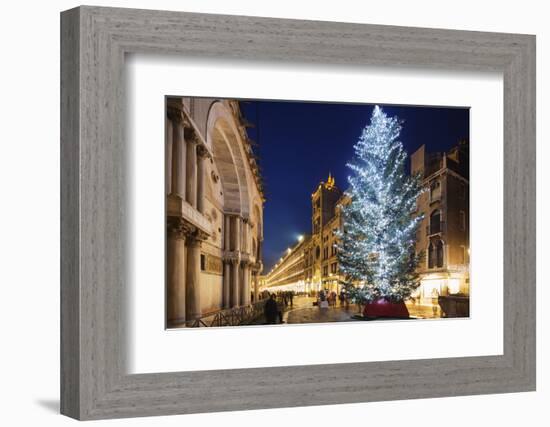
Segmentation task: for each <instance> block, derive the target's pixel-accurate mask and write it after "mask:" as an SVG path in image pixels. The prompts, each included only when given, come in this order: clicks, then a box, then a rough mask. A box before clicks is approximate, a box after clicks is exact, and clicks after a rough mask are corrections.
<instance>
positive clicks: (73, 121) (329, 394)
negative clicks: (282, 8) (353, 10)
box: [61, 7, 535, 419]
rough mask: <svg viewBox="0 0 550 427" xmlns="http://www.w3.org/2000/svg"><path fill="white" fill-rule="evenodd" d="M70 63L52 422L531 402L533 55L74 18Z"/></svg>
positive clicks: (148, 17)
mask: <svg viewBox="0 0 550 427" xmlns="http://www.w3.org/2000/svg"><path fill="white" fill-rule="evenodd" d="M61 40H62V46H61V48H62V64H61V65H62V67H61V82H62V99H61V120H62V138H61V161H62V217H61V228H62V236H61V237H62V265H61V271H62V283H61V295H62V305H61V315H62V319H61V356H62V358H61V406H62V413H64V414H66V415H68V416H71V417H74V418H77V419H101V418H115V417H132V416H149V415H166V414H183V413H196V412H214V411H227V410H242V409H258V408H273V407H284V406H304V405H320V404H335V403H348V402H364V401H376V400H393V399H410V398H422V397H441V396H455V395H466V394H481V393H503V392H513V391H528V390H534V389H535V311H534V307H535V269H534V266H535V169H534V167H535V119H534V117H535V115H534V112H535V38H534V36H529V35H518V34H495V33H483V32H465V31H453V30H435V29H421V28H405V27H390V26H372V25H358V24H346V23H333V22H314V21H295V20H280V19H270V18H253V17H238V16H221V15H205V14H192V13H181V12H165V11H145V10H132V9H112V8H101V7H100V8H98V7H80V8H76V9H72V10H69V11H66V12H63V13H62V20H61ZM274 343H275V344H274ZM205 396H208V398H205Z"/></svg>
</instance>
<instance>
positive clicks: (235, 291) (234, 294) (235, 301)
mask: <svg viewBox="0 0 550 427" xmlns="http://www.w3.org/2000/svg"><path fill="white" fill-rule="evenodd" d="M239 303H240V299H239V261H238V260H236V259H233V260H231V307H237V306H238V305H239Z"/></svg>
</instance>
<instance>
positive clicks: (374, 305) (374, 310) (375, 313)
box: [363, 298, 409, 319]
mask: <svg viewBox="0 0 550 427" xmlns="http://www.w3.org/2000/svg"><path fill="white" fill-rule="evenodd" d="M363 316H364V317H371V318H372V317H392V318H399V319H408V318H409V310H407V306H406V305H405V303H404V302H403V301H401V302H390V301H388V300H386V299H384V298H380V299H378V300H376V301H373V302H370V303H368V304H367V305H365V308H364V309H363Z"/></svg>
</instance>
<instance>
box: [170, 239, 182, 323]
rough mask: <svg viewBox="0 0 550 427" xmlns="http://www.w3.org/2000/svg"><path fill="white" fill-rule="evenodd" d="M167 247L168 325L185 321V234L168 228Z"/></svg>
mask: <svg viewBox="0 0 550 427" xmlns="http://www.w3.org/2000/svg"><path fill="white" fill-rule="evenodd" d="M167 237H168V239H167V242H166V243H167V247H166V287H167V289H166V290H167V298H166V300H167V306H168V319H167V320H168V326H171V325H175V324H179V323H183V322H185V319H186V317H185V264H186V259H185V236H184V234H183V233H181V232H179V231H178V230H168V236H167Z"/></svg>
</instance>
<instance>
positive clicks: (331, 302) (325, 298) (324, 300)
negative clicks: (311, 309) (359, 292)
mask: <svg viewBox="0 0 550 427" xmlns="http://www.w3.org/2000/svg"><path fill="white" fill-rule="evenodd" d="M337 301H339V302H340V305H341V306H344V305H345V306H348V305H349V296H348V294H347V293H346V292H345V291H344V290H343V289H342V290H341V291H340V293H339V294H337V293H336V292H335V291H329V290H328V289H321V290H320V291H319V295H318V296H317V304H316V305H318V306H319V307H320V308H326V307H336V303H337Z"/></svg>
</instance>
